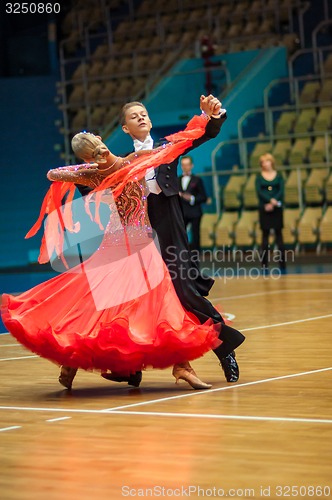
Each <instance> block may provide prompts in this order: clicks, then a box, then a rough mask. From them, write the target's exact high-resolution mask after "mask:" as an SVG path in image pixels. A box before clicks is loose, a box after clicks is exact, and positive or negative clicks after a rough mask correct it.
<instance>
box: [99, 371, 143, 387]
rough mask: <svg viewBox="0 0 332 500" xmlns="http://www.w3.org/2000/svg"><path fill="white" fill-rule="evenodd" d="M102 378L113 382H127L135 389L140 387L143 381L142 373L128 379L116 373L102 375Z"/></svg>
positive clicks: (132, 375)
mask: <svg viewBox="0 0 332 500" xmlns="http://www.w3.org/2000/svg"><path fill="white" fill-rule="evenodd" d="M101 376H102V377H103V378H106V380H112V381H113V382H127V383H128V385H132V386H134V387H139V385H140V383H141V381H142V372H136V373H134V374H131V375H129V376H128V377H127V376H126V375H118V374H116V373H102V374H101Z"/></svg>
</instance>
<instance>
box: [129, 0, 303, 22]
mask: <svg viewBox="0 0 332 500" xmlns="http://www.w3.org/2000/svg"><path fill="white" fill-rule="evenodd" d="M209 4H210V8H211V10H212V12H213V14H214V15H217V14H219V15H222V16H224V17H226V16H227V15H229V14H232V19H233V20H234V21H236V20H237V19H238V18H241V17H243V15H245V16H246V17H247V18H248V19H249V20H250V19H252V18H255V16H256V17H257V14H258V13H260V12H262V11H265V10H272V11H273V12H274V13H275V14H277V15H278V17H279V18H280V19H281V20H288V15H289V10H290V9H291V8H293V7H294V6H296V7H298V2H296V0H280V1H278V2H276V1H275V0H253V1H250V0H233V1H232V0H229V1H224V2H223V1H221V2H218V1H213V0H212V1H210V2H209ZM179 6H180V7H181V9H188V8H191V7H192V6H193V2H192V0H181V2H180V3H179V2H178V0H145V1H143V2H142V3H141V4H140V6H139V7H138V8H137V9H135V10H134V15H135V17H137V18H145V17H146V16H149V15H150V14H151V12H153V11H154V10H158V11H159V12H161V13H165V14H166V13H170V12H172V13H174V12H177V11H178V10H179ZM205 6H206V0H195V7H205Z"/></svg>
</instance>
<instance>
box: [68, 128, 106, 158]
mask: <svg viewBox="0 0 332 500" xmlns="http://www.w3.org/2000/svg"><path fill="white" fill-rule="evenodd" d="M71 147H72V148H73V151H74V153H75V155H76V156H77V158H80V159H81V160H84V161H87V162H89V161H95V162H96V163H106V161H107V160H106V159H105V158H104V155H105V153H106V152H108V151H109V150H108V148H107V146H105V144H104V143H103V142H102V141H101V140H100V139H99V137H97V136H95V135H94V134H90V133H89V132H79V133H78V134H76V135H74V137H73V138H72V140H71Z"/></svg>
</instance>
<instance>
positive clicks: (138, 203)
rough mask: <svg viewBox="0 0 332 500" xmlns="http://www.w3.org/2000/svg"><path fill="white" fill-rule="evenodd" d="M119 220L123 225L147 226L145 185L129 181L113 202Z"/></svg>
mask: <svg viewBox="0 0 332 500" xmlns="http://www.w3.org/2000/svg"><path fill="white" fill-rule="evenodd" d="M115 204H116V208H117V211H118V214H119V216H120V220H121V222H122V224H123V225H124V226H127V225H128V224H129V225H135V226H147V225H149V224H150V223H149V219H148V216H147V203H146V192H145V186H144V185H143V184H141V183H138V182H130V183H129V184H127V185H126V186H125V188H124V190H123V191H122V193H121V195H120V196H119V198H118V199H117V200H116V202H115Z"/></svg>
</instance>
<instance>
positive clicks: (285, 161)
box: [249, 107, 332, 168]
mask: <svg viewBox="0 0 332 500" xmlns="http://www.w3.org/2000/svg"><path fill="white" fill-rule="evenodd" d="M331 112H332V107H331ZM265 153H271V154H272V155H273V156H274V158H275V160H276V162H277V165H302V164H304V163H305V164H306V163H308V164H309V165H310V164H315V163H325V162H327V161H329V160H330V159H331V157H332V141H331V132H330V133H329V135H323V131H322V135H317V136H310V135H309V136H308V137H303V138H298V139H281V140H277V141H276V142H275V144H274V145H272V144H271V143H270V142H257V143H256V144H255V146H254V149H253V150H252V152H251V154H250V156H249V166H250V168H257V165H258V164H259V157H260V156H261V155H262V154H265Z"/></svg>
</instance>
